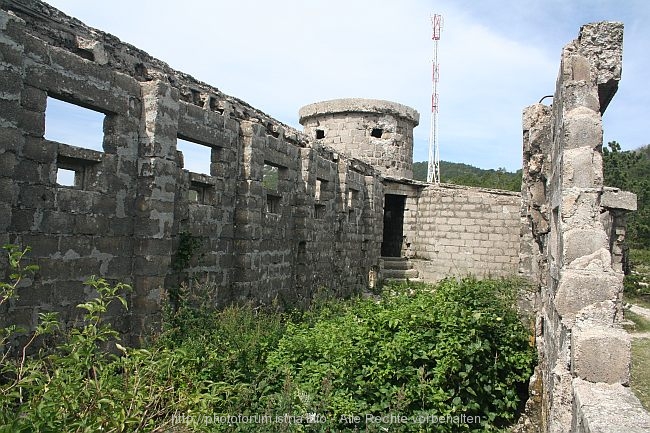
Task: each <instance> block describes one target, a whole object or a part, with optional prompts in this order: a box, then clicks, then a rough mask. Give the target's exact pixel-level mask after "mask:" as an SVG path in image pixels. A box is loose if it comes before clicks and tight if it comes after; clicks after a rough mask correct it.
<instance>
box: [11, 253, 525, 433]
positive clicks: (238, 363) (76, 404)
mask: <svg viewBox="0 0 650 433" xmlns="http://www.w3.org/2000/svg"><path fill="white" fill-rule="evenodd" d="M11 251H12V252H13V253H15V256H14V259H15V260H13V261H12V262H11V263H12V269H13V270H14V272H12V275H14V277H15V278H14V280H13V281H14V282H15V281H16V280H20V278H22V276H24V275H25V274H26V273H27V272H31V271H33V270H35V269H34V268H26V267H25V268H21V267H20V260H21V259H22V258H23V256H24V253H25V252H26V251H25V250H23V251H22V253H18V251H20V250H18V249H16V248H14V249H12V250H11ZM86 284H87V285H88V286H89V288H90V289H92V291H93V292H95V293H96V295H97V296H96V297H95V299H92V300H89V301H88V302H85V303H83V304H80V305H79V308H80V309H81V310H83V317H82V319H81V321H80V323H78V324H77V326H75V327H73V328H71V329H69V330H62V329H61V328H60V327H59V326H58V321H57V320H56V317H55V316H52V315H44V316H42V321H41V324H40V325H39V327H38V328H37V329H36V331H35V332H33V333H32V334H31V335H30V336H29V339H28V343H27V345H26V346H25V347H24V348H23V350H22V351H18V352H17V353H16V355H15V356H13V355H11V356H10V355H9V353H10V352H15V351H9V350H7V347H6V345H7V344H8V343H7V341H8V340H4V341H3V343H4V345H5V347H4V349H5V350H4V351H3V352H2V354H3V356H2V358H1V361H2V362H1V363H0V432H5V431H6V432H21V431H25V432H27V431H29V432H46V431H47V432H50V431H56V432H91V431H92V432H94V431H107V432H108V431H112V432H126V431H129V432H140V431H143V432H144V431H146V432H150V431H165V430H166V429H168V428H170V427H172V426H173V425H174V424H186V425H187V426H188V427H190V428H191V431H228V432H232V431H240V432H243V431H250V432H264V431H268V432H311V431H319V432H320V431H322V432H326V431H359V429H364V430H363V431H384V430H383V429H384V427H387V426H386V425H385V424H384V425H382V424H381V423H372V424H368V425H364V424H365V420H366V418H365V414H374V415H386V414H393V415H401V416H416V415H428V416H432V415H435V416H436V417H445V416H448V417H454V416H461V415H463V414H466V415H475V416H480V417H481V420H482V422H481V423H480V424H470V423H465V424H464V423H463V422H462V421H460V422H459V424H455V423H451V424H449V423H447V424H436V425H426V424H425V425H418V424H412V423H400V424H392V425H391V426H390V431H396V432H399V431H406V432H410V431H432V429H434V430H435V431H439V432H450V431H454V432H456V431H470V432H474V431H476V432H478V431H496V429H497V428H499V427H502V426H504V425H506V424H507V423H509V422H511V421H512V420H514V417H515V415H516V413H517V409H518V408H519V406H520V404H521V397H522V395H523V392H524V388H525V386H524V384H525V383H526V381H527V379H528V377H529V375H530V374H531V371H532V366H533V363H534V350H533V349H532V348H531V347H530V345H529V343H528V341H529V338H528V333H527V332H526V329H525V327H524V326H523V325H522V323H521V321H520V319H519V317H518V316H517V313H516V312H515V310H514V309H513V307H512V306H513V305H514V299H515V298H514V297H515V294H516V290H517V287H518V285H517V284H514V283H512V282H507V281H476V280H474V279H471V278H467V279H464V280H462V281H455V280H445V281H443V282H441V283H440V284H439V285H438V286H435V287H430V286H426V285H417V286H413V285H401V286H392V287H389V289H388V290H387V291H386V292H385V293H384V294H383V295H382V298H381V299H380V300H379V301H375V300H358V299H357V300H348V301H341V300H333V299H329V298H327V297H324V298H323V299H321V300H319V302H318V303H317V307H315V308H314V309H313V310H311V311H307V312H294V313H277V312H265V311H261V310H259V309H258V308H255V307H254V306H252V305H243V306H232V307H229V308H226V309H225V310H222V311H217V310H215V309H214V308H211V307H210V306H209V305H207V303H205V302H204V303H201V302H196V301H197V300H196V299H191V298H190V296H189V294H187V295H186V296H184V297H182V298H181V299H180V300H179V303H178V305H177V308H175V309H173V310H172V309H169V310H168V312H167V317H166V319H165V327H164V331H163V333H162V334H161V335H160V336H158V338H156V339H154V341H153V342H152V343H150V344H149V346H148V347H146V348H143V349H134V348H127V347H125V346H123V345H122V344H120V342H119V335H118V333H117V332H116V331H115V330H114V329H113V328H112V327H111V326H110V325H108V324H107V323H105V320H104V317H105V315H106V314H107V312H109V311H113V309H112V308H111V305H112V304H114V303H117V304H118V305H122V306H123V307H126V302H125V299H124V297H123V293H124V292H125V291H128V290H129V287H128V286H126V285H124V284H115V285H110V284H108V283H107V282H106V281H104V280H102V279H95V278H92V279H90V280H88V281H87V282H86ZM2 287H3V290H4V292H3V293H9V292H10V291H11V288H12V287H15V285H12V284H10V285H9V286H2ZM12 296H15V294H13V295H4V298H3V299H10V298H11V297H12ZM197 296H199V298H200V297H201V295H200V294H198V295H197ZM5 332H7V333H9V332H11V331H10V330H5ZM48 334H49V336H48V338H49V339H50V340H51V341H54V342H55V343H56V344H54V345H52V346H51V347H48V345H46V344H41V349H40V350H39V351H38V353H33V354H32V355H28V352H27V350H26V348H27V347H28V346H29V345H31V344H32V343H33V342H34V341H35V339H37V338H39V337H41V336H45V335H48ZM32 352H34V351H32ZM310 414H311V415H310ZM220 415H221V416H227V415H232V416H237V415H242V416H266V417H268V418H267V422H266V423H264V424H259V423H234V424H228V423H213V422H206V421H209V420H210V419H213V417H214V416H220ZM344 415H358V416H361V421H360V422H353V421H350V422H346V421H344V420H342V418H341V416H344ZM285 416H288V417H290V418H291V417H293V418H292V419H293V421H294V422H293V423H288V422H279V421H278V418H277V417H280V418H282V417H285ZM285 419H286V418H285ZM313 421H320V422H319V423H313ZM179 431H185V430H183V429H181V430H179Z"/></svg>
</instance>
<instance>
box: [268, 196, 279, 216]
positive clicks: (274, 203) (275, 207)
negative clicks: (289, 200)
mask: <svg viewBox="0 0 650 433" xmlns="http://www.w3.org/2000/svg"><path fill="white" fill-rule="evenodd" d="M280 200H281V197H280V196H277V195H272V194H266V213H274V214H279V213H280Z"/></svg>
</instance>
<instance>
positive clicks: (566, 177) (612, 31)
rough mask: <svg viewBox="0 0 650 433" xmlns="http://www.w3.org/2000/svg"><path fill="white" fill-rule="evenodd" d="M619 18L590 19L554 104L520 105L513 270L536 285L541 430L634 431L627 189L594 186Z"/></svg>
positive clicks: (599, 174)
mask: <svg viewBox="0 0 650 433" xmlns="http://www.w3.org/2000/svg"><path fill="white" fill-rule="evenodd" d="M622 42H623V25H622V24H620V23H613V22H601V23H594V24H588V25H585V26H583V27H582V28H581V30H580V35H579V37H578V39H576V40H575V41H573V42H571V43H570V44H569V45H567V46H566V47H565V48H564V50H563V52H562V59H561V66H560V72H559V77H558V80H557V88H556V91H555V96H554V98H553V105H552V107H548V106H544V105H541V104H537V105H533V106H531V107H528V108H527V109H526V110H525V111H524V121H523V125H524V182H523V187H522V196H523V198H524V200H523V205H522V217H523V218H522V220H523V222H524V226H523V227H524V229H523V230H522V248H521V251H522V262H521V263H522V271H523V272H524V273H525V274H528V275H529V276H531V278H532V279H533V280H534V281H535V282H536V283H537V284H538V287H539V289H540V290H539V299H538V305H539V307H538V308H539V310H538V311H539V313H538V320H537V327H538V329H537V345H538V349H539V353H540V365H539V368H538V374H539V377H538V379H539V380H541V383H542V388H543V396H542V406H543V407H542V420H541V425H540V426H539V430H538V431H540V430H541V431H544V432H552V433H560V432H601V431H626V432H641V431H648V430H649V429H650V415H648V413H647V412H645V411H644V410H643V409H642V407H641V405H640V403H639V401H638V399H636V397H634V395H633V394H632V392H631V391H630V389H629V388H628V385H629V369H630V337H629V335H628V334H627V333H626V332H625V331H624V330H623V329H622V328H621V327H620V326H619V325H618V322H619V321H620V320H621V308H620V305H621V294H622V289H623V285H622V282H623V274H622V272H621V266H620V244H621V242H622V241H623V238H624V223H623V222H622V220H623V214H624V212H625V211H629V210H635V208H636V200H635V197H634V195H633V194H630V193H626V192H623V191H618V190H616V189H612V188H604V187H603V164H602V154H601V151H602V140H603V138H602V137H603V136H602V123H601V116H602V114H603V113H604V111H605V109H606V108H607V106H608V104H609V102H610V101H611V100H612V98H613V96H614V93H615V92H616V89H617V87H618V81H619V80H620V74H621V57H622Z"/></svg>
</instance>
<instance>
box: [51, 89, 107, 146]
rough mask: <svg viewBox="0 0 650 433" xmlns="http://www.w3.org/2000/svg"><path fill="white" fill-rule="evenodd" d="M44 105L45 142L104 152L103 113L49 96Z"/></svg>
mask: <svg viewBox="0 0 650 433" xmlns="http://www.w3.org/2000/svg"><path fill="white" fill-rule="evenodd" d="M46 104H47V105H46V108H45V138H46V139H47V140H51V141H57V142H59V143H65V144H70V145H73V146H77V147H83V148H85V149H92V150H97V151H100V152H103V151H104V146H103V142H104V118H105V117H106V115H105V114H104V113H101V112H99V111H96V110H92V109H89V108H85V107H82V106H80V105H77V104H73V103H69V102H65V101H62V100H60V99H56V98H54V97H51V96H48V97H47V103H46Z"/></svg>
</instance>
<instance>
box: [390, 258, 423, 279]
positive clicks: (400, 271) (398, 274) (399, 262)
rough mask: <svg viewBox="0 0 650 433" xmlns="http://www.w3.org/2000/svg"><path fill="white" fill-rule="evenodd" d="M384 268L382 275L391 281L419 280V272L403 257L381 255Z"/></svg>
mask: <svg viewBox="0 0 650 433" xmlns="http://www.w3.org/2000/svg"><path fill="white" fill-rule="evenodd" d="M382 259H383V261H384V269H383V271H382V276H383V278H384V279H385V280H391V281H406V280H409V281H419V279H418V276H419V273H418V271H417V270H416V269H413V266H412V265H411V262H410V261H409V260H408V259H407V258H405V257H382Z"/></svg>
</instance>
